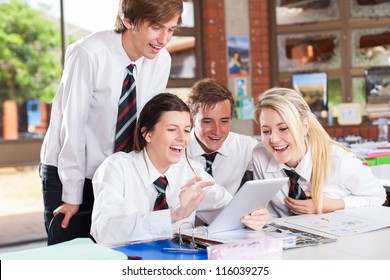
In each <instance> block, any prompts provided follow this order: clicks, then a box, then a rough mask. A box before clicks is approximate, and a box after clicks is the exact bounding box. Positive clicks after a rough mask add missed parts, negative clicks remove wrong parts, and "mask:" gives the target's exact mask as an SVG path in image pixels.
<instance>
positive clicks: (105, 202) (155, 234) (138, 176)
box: [91, 150, 232, 247]
mask: <svg viewBox="0 0 390 280" xmlns="http://www.w3.org/2000/svg"><path fill="white" fill-rule="evenodd" d="M190 164H191V166H190ZM191 167H192V168H191ZM161 175H164V176H166V179H167V180H168V187H167V189H166V199H167V203H168V206H169V208H174V207H175V206H176V205H177V204H178V203H179V192H180V190H181V188H182V186H184V185H185V183H186V182H187V181H189V180H190V179H192V178H194V177H196V176H200V177H202V178H203V179H204V180H208V181H213V178H212V177H211V176H210V175H209V174H207V172H205V171H204V170H203V168H202V167H201V166H200V165H199V164H197V163H196V162H193V161H191V160H189V162H187V160H186V159H185V157H182V159H181V160H180V161H179V162H178V163H176V164H173V165H171V166H170V167H169V169H168V170H167V171H166V172H165V173H164V174H160V173H159V172H158V171H157V169H156V168H155V167H154V166H153V164H152V163H151V161H150V159H149V157H148V154H147V152H146V151H145V150H143V151H141V152H131V153H123V152H119V153H116V154H113V155H111V156H110V157H108V158H107V159H106V160H105V161H104V162H103V163H102V165H101V166H100V167H99V168H98V170H97V171H96V173H95V175H94V177H93V180H92V181H93V189H94V195H95V203H94V206H93V212H92V226H91V235H92V236H93V237H94V238H95V240H96V241H97V242H98V243H100V244H103V245H105V246H109V247H111V246H119V245H124V244H126V243H129V242H131V241H139V240H148V239H155V238H163V237H171V236H172V235H173V233H174V232H175V231H177V230H178V228H179V226H180V225H181V224H182V223H184V222H191V223H194V221H195V212H193V213H192V214H191V215H190V216H189V217H188V218H186V219H183V220H180V221H178V222H176V223H174V224H172V222H171V217H170V212H171V209H166V210H159V211H153V207H154V203H155V200H156V198H157V191H156V189H155V187H154V186H153V182H154V181H155V180H156V179H157V178H159V177H160V176H161ZM204 190H205V191H206V197H205V198H204V200H203V201H202V202H201V203H200V205H199V207H198V209H197V213H199V214H202V218H203V219H204V221H205V222H206V223H209V222H211V221H212V219H213V218H214V217H215V216H216V215H217V214H218V213H219V211H220V210H221V209H222V208H223V207H224V206H225V205H226V204H227V203H228V202H230V200H231V199H232V196H231V195H230V194H229V193H228V192H227V191H226V190H225V189H224V188H223V187H221V186H219V185H213V186H211V187H207V188H205V189H204Z"/></svg>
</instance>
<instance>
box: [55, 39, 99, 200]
mask: <svg viewBox="0 0 390 280" xmlns="http://www.w3.org/2000/svg"><path fill="white" fill-rule="evenodd" d="M61 87H62V91H63V92H62V96H61V100H59V103H60V104H59V106H60V108H61V109H60V111H61V112H62V122H61V127H60V135H59V136H60V146H61V150H60V153H59V155H58V173H59V177H60V179H61V182H62V185H63V194H62V200H63V201H64V202H67V203H71V204H81V203H82V198H83V186H84V180H85V162H86V158H85V154H86V152H85V145H86V141H85V127H86V123H87V119H88V115H89V110H90V109H89V108H90V104H91V100H92V94H93V66H92V62H91V61H90V58H89V55H88V54H87V53H86V52H85V51H84V50H82V49H81V48H78V47H73V48H72V49H70V50H69V51H68V54H67V59H66V65H65V68H64V73H63V76H62V81H61Z"/></svg>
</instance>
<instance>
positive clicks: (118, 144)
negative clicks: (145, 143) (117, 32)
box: [114, 64, 137, 152]
mask: <svg viewBox="0 0 390 280" xmlns="http://www.w3.org/2000/svg"><path fill="white" fill-rule="evenodd" d="M133 69H134V64H130V65H129V66H127V68H126V70H127V75H126V78H125V80H124V81H123V86H122V93H121V97H120V99H119V107H118V120H117V123H116V132H115V150H114V151H115V152H119V151H124V150H127V151H129V149H128V148H130V150H132V144H133V138H134V132H135V124H136V121H137V101H136V90H135V80H134V76H133Z"/></svg>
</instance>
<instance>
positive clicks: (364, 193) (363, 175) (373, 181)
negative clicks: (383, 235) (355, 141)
mask: <svg viewBox="0 0 390 280" xmlns="http://www.w3.org/2000/svg"><path fill="white" fill-rule="evenodd" d="M339 162H340V165H339V170H338V173H339V175H340V176H341V177H342V179H341V181H342V184H343V187H345V188H347V189H348V190H349V192H350V194H349V195H347V196H344V197H343V200H344V202H345V209H348V208H356V207H364V206H375V205H382V204H383V203H384V201H385V199H386V192H385V189H384V187H383V186H382V184H381V182H380V181H379V179H378V178H376V177H375V176H374V175H373V174H372V171H371V169H370V168H369V167H368V166H366V165H364V164H363V163H362V162H361V160H360V159H358V158H356V157H355V156H354V155H353V154H352V153H345V154H344V155H343V156H342V159H341V160H339ZM330 176H332V174H331V175H330Z"/></svg>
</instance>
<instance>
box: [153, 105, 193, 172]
mask: <svg viewBox="0 0 390 280" xmlns="http://www.w3.org/2000/svg"><path fill="white" fill-rule="evenodd" d="M190 131H191V118H190V113H189V112H179V111H170V112H165V113H163V114H162V115H161V118H160V120H159V121H158V122H157V124H156V125H155V126H154V128H153V129H152V130H151V131H149V132H148V133H147V134H146V135H145V140H146V151H147V153H148V156H149V158H150V160H151V161H152V163H153V165H154V166H155V167H156V169H157V170H158V171H159V172H160V173H164V172H165V171H166V170H167V169H168V168H169V166H170V165H171V164H174V163H177V162H179V160H180V158H181V156H182V155H183V153H184V151H185V148H186V147H187V145H188V142H189V137H190Z"/></svg>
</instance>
